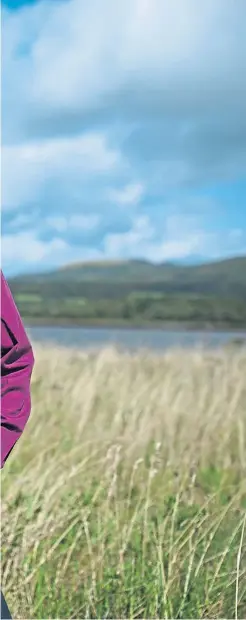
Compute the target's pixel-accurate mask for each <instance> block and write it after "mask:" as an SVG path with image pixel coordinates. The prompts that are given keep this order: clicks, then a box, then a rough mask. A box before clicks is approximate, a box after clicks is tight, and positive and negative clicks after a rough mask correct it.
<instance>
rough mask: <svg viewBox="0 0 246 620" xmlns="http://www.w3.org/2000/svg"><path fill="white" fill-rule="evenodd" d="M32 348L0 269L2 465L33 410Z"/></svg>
mask: <svg viewBox="0 0 246 620" xmlns="http://www.w3.org/2000/svg"><path fill="white" fill-rule="evenodd" d="M33 365H34V356H33V351H32V348H31V345H30V342H29V340H28V337H27V335H26V332H25V329H24V326H23V323H22V321H21V318H20V315H19V312H18V310H17V308H16V305H15V303H14V300H13V297H12V295H11V292H10V289H9V287H8V284H7V282H6V280H5V278H4V276H3V273H2V271H1V468H2V467H3V466H4V464H5V461H6V459H7V458H8V456H9V454H10V452H11V450H12V449H13V447H14V445H15V444H16V442H17V440H18V439H19V437H20V436H21V434H22V432H23V430H24V428H25V425H26V422H27V420H28V418H29V415H30V411H31V397H30V381H31V375H32V370H33Z"/></svg>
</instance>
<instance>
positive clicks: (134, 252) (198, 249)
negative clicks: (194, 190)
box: [104, 215, 246, 262]
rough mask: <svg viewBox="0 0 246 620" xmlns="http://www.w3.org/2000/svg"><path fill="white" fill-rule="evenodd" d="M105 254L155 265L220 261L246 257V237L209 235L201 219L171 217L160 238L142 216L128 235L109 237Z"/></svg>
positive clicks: (235, 233)
mask: <svg viewBox="0 0 246 620" xmlns="http://www.w3.org/2000/svg"><path fill="white" fill-rule="evenodd" d="M239 240H240V243H239ZM104 251H105V254H106V256H108V257H109V258H115V257H122V258H123V257H127V258H134V257H136V256H137V257H142V258H143V257H144V258H146V259H148V260H150V261H153V262H162V261H163V262H164V261H172V260H184V259H188V258H190V257H197V256H200V257H202V258H203V259H218V258H219V257H220V256H227V255H228V256H233V255H235V254H245V253H246V234H245V232H244V233H243V231H240V230H229V231H227V232H226V233H220V232H214V231H213V232H211V231H210V232H208V231H206V229H205V228H203V226H202V220H200V218H199V217H196V218H195V217H193V216H192V217H189V216H188V217H187V216H185V215H184V216H181V215H171V216H169V217H167V218H166V219H165V221H164V222H163V229H162V231H159V234H158V235H157V230H156V229H155V228H154V227H153V225H152V224H151V221H150V219H149V218H148V217H139V218H136V219H135V220H133V224H132V228H131V230H129V231H128V232H127V233H122V234H120V233H119V234H111V235H108V236H107V237H106V238H105V243H104Z"/></svg>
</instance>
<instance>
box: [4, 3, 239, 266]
mask: <svg viewBox="0 0 246 620" xmlns="http://www.w3.org/2000/svg"><path fill="white" fill-rule="evenodd" d="M245 19H246V5H245V0H237V2H235V0H206V2H202V3H199V2H198V1H197V0H182V2H180V0H125V1H124V2H115V0H104V2H103V4H102V2H101V0H90V1H88V2H86V0H70V1H69V2H62V1H59V0H56V2H54V1H53V0H41V1H40V2H38V3H34V4H33V5H29V6H26V7H25V8H23V9H20V10H18V11H16V12H14V11H13V12H8V11H6V10H3V28H2V31H3V45H2V47H3V53H2V112H3V123H2V129H3V135H2V142H3V149H2V205H3V212H4V214H6V221H7V227H8V228H7V230H8V232H9V234H7V235H6V234H4V237H3V252H4V251H6V256H7V259H8V260H9V261H10V260H11V246H12V244H13V246H16V247H13V250H12V252H13V255H12V259H13V261H14V260H15V256H16V257H17V256H18V255H19V260H20V261H22V262H23V264H27V261H29V263H30V262H32V264H34V261H35V260H36V259H37V260H38V261H39V260H41V261H42V260H43V261H47V264H48V263H51V262H52V261H58V262H59V261H61V262H64V261H67V260H69V257H70V258H71V260H74V257H77V256H78V259H79V258H80V257H81V256H82V254H83V252H84V256H85V255H87V253H88V256H89V257H90V256H99V255H101V253H100V252H99V250H98V247H104V250H103V252H104V254H107V255H108V256H116V255H118V254H120V255H121V256H133V255H138V254H139V255H142V256H144V255H145V256H146V257H149V258H153V259H154V260H158V259H160V260H165V259H167V260H169V259H172V258H186V257H188V256H190V255H193V254H197V255H204V256H210V257H213V256H215V255H216V254H218V253H219V252H220V253H221V255H222V254H223V252H224V249H223V248H226V251H227V252H232V249H233V248H234V251H241V249H242V248H243V247H245V233H244V231H243V232H242V231H241V229H242V228H243V225H244V224H243V218H241V220H242V221H240V222H238V224H237V223H236V215H234V216H233V217H235V220H234V222H233V221H232V218H230V224H228V228H231V230H228V231H227V233H226V234H224V232H223V233H219V232H216V231H217V230H218V226H220V224H218V221H216V218H214V220H213V219H212V218H211V222H212V224H213V223H214V230H212V228H213V227H212V226H210V225H208V226H207V222H204V221H200V220H199V218H197V217H196V216H197V214H198V213H199V212H200V211H201V206H200V205H195V206H194V209H193V211H194V215H195V217H194V219H193V220H192V219H191V217H190V215H189V213H190V212H189V208H188V207H186V205H185V204H184V196H181V199H180V204H179V205H178V206H177V209H176V207H175V208H174V210H173V212H171V215H170V209H169V204H170V202H171V201H172V200H173V198H172V192H173V195H174V194H176V193H178V194H179V196H180V195H181V193H182V192H183V194H184V193H186V195H187V194H188V203H189V201H190V196H191V193H192V191H191V188H192V190H193V189H194V187H196V189H198V193H199V192H200V194H201V195H202V194H203V192H204V187H205V185H206V186H210V187H212V185H214V186H215V184H216V183H218V182H220V183H221V181H223V180H226V181H227V182H228V180H229V181H230V180H231V179H240V178H242V177H243V176H244V175H245V169H246V116H245V108H246V89H245V85H244V75H245V71H246V38H245ZM109 188H111V190H110V191H109ZM116 188H117V189H116ZM217 198H218V200H220V198H219V194H218V193H217V196H216V200H217ZM157 202H158V204H159V205H161V207H160V209H161V216H162V218H160V217H159V214H157V210H158V208H159V207H158V205H157ZM174 202H175V198H174ZM228 204H229V201H228ZM116 206H119V207H122V208H118V209H116V208H115V207H116ZM132 206H133V207H134V209H131V208H129V209H127V208H125V207H132ZM230 208H231V209H233V208H234V207H233V206H232V207H230V206H229V207H228V210H227V213H228V212H229V210H230ZM13 209H16V210H17V209H18V211H16V213H18V217H19V220H18V218H16V219H15V221H14V220H12V224H11V221H10V219H8V218H10V216H11V211H12V210H13ZM236 209H237V207H235V209H234V211H235V212H236ZM28 210H29V213H28ZM36 211H37V212H38V217H37V218H36V220H35V217H31V212H33V213H34V212H36ZM141 211H142V215H141ZM143 213H145V215H143ZM146 213H148V216H146ZM57 214H58V215H59V217H58V215H57ZM133 214H134V218H133V219H132V226H128V225H129V221H130V220H131V218H132V216H133ZM181 214H185V215H186V217H185V218H181ZM100 215H101V221H100V222H99V219H97V218H100ZM105 216H106V217H105ZM175 217H176V220H175ZM110 218H111V220H110V222H109V219H110ZM41 219H42V220H43V223H44V224H47V223H48V224H49V225H50V227H51V229H52V232H54V239H53V240H52V241H47V242H45V241H41V240H40V238H39V234H41V232H40V231H41V224H40V222H41ZM228 221H229V218H228ZM9 222H10V223H9ZM25 222H26V224H25ZM35 223H36V226H37V230H35ZM4 225H5V224H4ZM25 225H26V228H28V227H29V229H30V230H29V232H28V233H27V232H25V233H24V232H22V233H19V234H20V235H22V236H19V237H18V236H16V235H15V236H12V235H11V234H10V232H12V231H13V230H17V228H18V226H19V227H22V228H23V227H24V226H25ZM100 225H101V231H102V232H101V238H100V234H99V233H100V231H98V230H97V232H98V235H97V242H98V247H93V248H91V249H90V250H89V249H83V251H82V249H81V248H74V247H72V245H70V243H71V244H72V238H73V235H72V232H73V231H75V230H76V232H77V240H76V241H77V243H79V234H80V233H81V237H82V232H83V231H84V232H86V231H88V238H89V237H90V238H91V239H92V243H96V242H95V238H96V234H95V236H93V234H91V236H90V235H89V232H90V231H93V230H94V229H97V228H98V229H100ZM11 226H12V229H11ZM39 226H40V228H38V227H39ZM127 226H128V230H127ZM161 226H162V229H161ZM44 228H45V226H44V225H43V228H42V235H43V236H44V235H45V231H44ZM237 229H238V231H237ZM110 230H111V232H109V231H110ZM66 231H68V232H69V233H71V234H70V236H69V234H68V237H67V240H68V239H69V242H68V241H67V244H65V245H64V243H65V241H62V242H61V240H60V239H59V235H61V236H62V237H63V238H66ZM123 231H124V232H123ZM240 231H241V232H240ZM46 232H47V231H46ZM25 234H26V235H27V236H26V237H25V236H24V235H25ZM28 235H29V237H28ZM28 242H29V246H28ZM60 242H61V243H62V245H59V244H60ZM52 243H53V244H54V245H52ZM223 244H224V245H223ZM18 248H19V249H18ZM27 248H29V249H28V257H26V250H27ZM32 248H33V251H32ZM18 252H19V254H18ZM42 256H43V258H42ZM17 262H18V260H17Z"/></svg>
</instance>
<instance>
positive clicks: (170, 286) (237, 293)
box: [9, 257, 246, 325]
mask: <svg viewBox="0 0 246 620" xmlns="http://www.w3.org/2000/svg"><path fill="white" fill-rule="evenodd" d="M9 284H10V287H11V290H12V292H13V294H14V297H15V298H16V301H17V305H18V306H19V308H20V311H21V312H22V314H24V316H26V317H32V318H33V317H36V318H53V319H58V318H60V319H61V318H62V319H69V320H71V321H84V320H86V321H88V320H93V321H102V320H105V321H107V320H108V321H110V322H112V321H116V320H117V321H122V320H124V321H128V322H129V321H130V322H134V323H135V322H141V323H142V322H156V321H157V322H159V321H171V320H172V321H178V322H180V321H186V322H187V321H188V322H190V321H191V322H198V323H204V322H205V323H213V324H216V325H217V324H223V325H224V324H230V325H242V324H244V325H245V324H246V257H241V258H233V259H228V260H223V261H219V262H213V263H209V264H200V265H194V266H193V265H192V266H182V265H175V264H172V263H163V264H153V263H150V262H148V261H144V260H129V261H112V262H111V261H102V262H87V263H77V264H71V265H66V266H64V267H62V268H60V269H57V270H54V271H50V272H47V273H41V274H34V275H33V274H32V275H31V274H29V275H23V276H18V277H15V278H12V279H10V280H9Z"/></svg>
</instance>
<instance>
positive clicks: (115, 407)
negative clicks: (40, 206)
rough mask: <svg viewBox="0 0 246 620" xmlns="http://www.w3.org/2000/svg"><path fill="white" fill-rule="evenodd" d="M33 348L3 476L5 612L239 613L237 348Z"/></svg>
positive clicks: (245, 460)
mask: <svg viewBox="0 0 246 620" xmlns="http://www.w3.org/2000/svg"><path fill="white" fill-rule="evenodd" d="M35 354H36V367H35V372H34V376H33V411H32V416H31V419H30V421H29V424H28V428H27V430H26V432H25V433H24V435H23V437H22V439H21V440H20V442H19V445H18V446H17V447H16V448H15V451H14V452H13V454H12V455H11V457H10V459H9V462H8V464H7V465H6V467H5V470H4V473H3V475H2V586H3V590H4V593H5V595H6V598H7V600H8V603H9V606H10V609H11V611H12V614H13V617H14V618H163V619H164V618H167V619H169V618H238V619H239V618H245V617H246V527H245V528H244V526H245V509H246V482H245V481H246V353H245V350H243V349H242V350H235V351H233V350H230V351H229V350H228V351H222V350H221V351H219V352H217V353H209V352H207V353H206V352H204V351H202V350H201V351H199V350H197V351H190V352H187V351H182V350H180V351H179V350H177V351H172V352H171V351H170V352H167V353H166V354H163V356H161V357H160V356H158V355H156V354H151V353H146V354H144V353H138V354H136V355H130V354H127V353H120V352H117V351H116V350H114V349H107V350H104V351H102V352H100V353H98V352H97V353H93V352H91V353H86V352H81V353H78V352H75V351H74V352H73V351H66V350H62V349H58V348H57V349H55V348H53V349H51V348H49V347H43V346H36V347H35Z"/></svg>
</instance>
